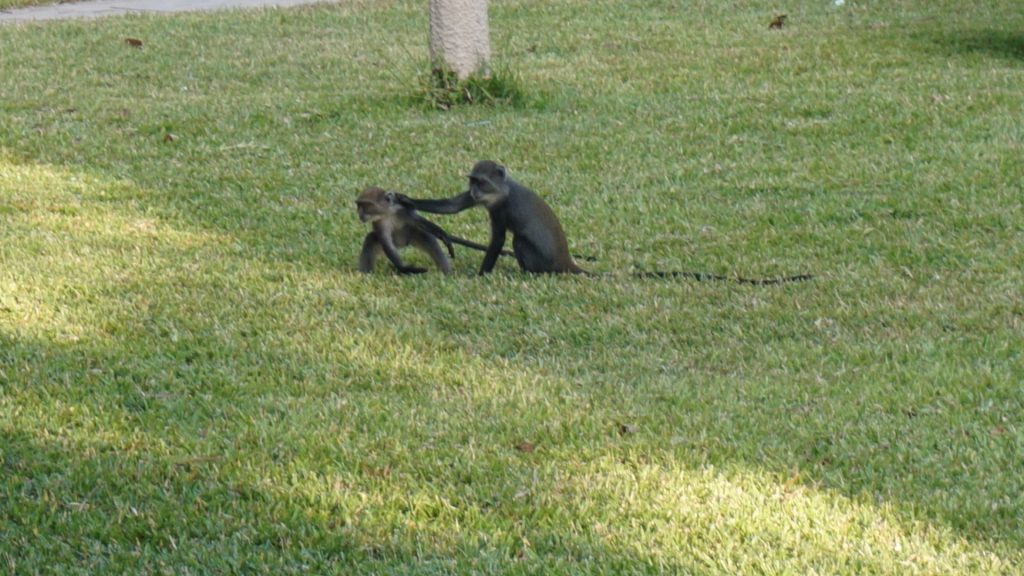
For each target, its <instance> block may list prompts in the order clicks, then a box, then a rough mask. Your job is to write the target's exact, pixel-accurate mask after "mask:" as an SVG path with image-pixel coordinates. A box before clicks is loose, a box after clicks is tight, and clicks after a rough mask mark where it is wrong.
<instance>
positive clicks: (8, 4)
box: [0, 0, 56, 10]
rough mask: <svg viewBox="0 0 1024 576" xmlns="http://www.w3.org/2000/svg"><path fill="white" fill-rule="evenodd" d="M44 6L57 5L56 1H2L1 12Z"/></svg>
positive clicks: (0, 4)
mask: <svg viewBox="0 0 1024 576" xmlns="http://www.w3.org/2000/svg"><path fill="white" fill-rule="evenodd" d="M44 4H56V2H54V0H0V10H10V9H12V8H24V7H26V6H42V5H44Z"/></svg>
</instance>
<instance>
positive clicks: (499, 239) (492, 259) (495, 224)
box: [480, 217, 508, 276]
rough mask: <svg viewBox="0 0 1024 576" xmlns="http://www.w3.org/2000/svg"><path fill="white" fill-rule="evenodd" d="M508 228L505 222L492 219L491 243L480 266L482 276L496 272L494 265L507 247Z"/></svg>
mask: <svg viewBox="0 0 1024 576" xmlns="http://www.w3.org/2000/svg"><path fill="white" fill-rule="evenodd" d="M507 230H508V229H507V227H506V226H505V224H504V222H499V221H497V220H496V219H495V218H493V217H492V218H491V243H490V245H488V246H487V253H486V254H484V261H483V263H482V264H480V276H483V275H484V274H487V273H489V272H490V271H491V270H494V264H495V263H497V261H498V256H500V255H501V249H502V248H504V247H505V233H506V232H507Z"/></svg>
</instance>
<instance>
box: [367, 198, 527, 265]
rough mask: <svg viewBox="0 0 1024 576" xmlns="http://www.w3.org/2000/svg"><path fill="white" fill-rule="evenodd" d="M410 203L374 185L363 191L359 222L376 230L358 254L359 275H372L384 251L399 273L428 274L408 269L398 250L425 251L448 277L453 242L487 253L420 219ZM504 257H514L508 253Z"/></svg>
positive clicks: (483, 247) (452, 254)
mask: <svg viewBox="0 0 1024 576" xmlns="http://www.w3.org/2000/svg"><path fill="white" fill-rule="evenodd" d="M407 204H408V197H407V196H405V195H404V194H399V193H398V192H391V191H386V190H383V189H382V188H378V187H375V186H371V187H369V188H367V189H365V190H363V191H362V193H361V194H359V197H358V198H356V211H357V212H358V213H359V219H360V220H361V221H363V222H370V223H371V224H372V226H373V230H372V231H371V232H370V233H369V234H367V235H366V238H365V239H364V240H363V248H362V251H360V253H359V271H360V272H372V271H373V264H374V262H375V261H376V259H377V256H378V255H379V254H380V252H381V251H382V250H383V252H384V254H385V255H387V257H388V259H389V260H391V263H392V264H394V265H395V268H397V269H398V272H399V274H421V273H423V272H426V269H425V268H420V267H417V266H407V265H405V264H404V263H403V262H402V259H401V257H399V255H398V250H397V249H398V248H404V247H405V246H408V245H409V244H413V245H415V246H416V247H417V248H419V249H420V250H423V251H424V252H426V253H427V254H428V255H429V256H430V257H431V258H432V259H433V260H434V263H435V264H437V267H438V268H439V269H440V270H441V271H442V272H444V273H445V274H448V273H450V272H451V262H450V261H449V260H448V256H451V257H452V258H454V257H455V249H454V247H453V246H452V243H453V242H454V243H455V244H460V245H462V246H466V247H469V248H474V249H476V250H480V251H481V252H483V251H485V250H487V247H486V246H484V245H482V244H477V243H476V242H472V241H469V240H465V239H463V238H459V237H457V236H450V235H449V234H448V233H447V232H445V231H444V229H443V228H441V227H440V226H438V225H437V224H434V223H433V222H431V221H430V220H427V219H426V218H424V217H422V216H420V215H419V214H417V213H416V211H415V210H414V209H411V208H409V206H408V205H407ZM438 239H440V240H441V241H442V242H444V244H445V246H446V247H447V248H448V256H446V255H445V253H444V251H442V250H441V247H440V246H439V245H438V243H437V240H438ZM505 254H506V255H508V256H511V255H512V253H511V252H509V251H507V250H506V251H505Z"/></svg>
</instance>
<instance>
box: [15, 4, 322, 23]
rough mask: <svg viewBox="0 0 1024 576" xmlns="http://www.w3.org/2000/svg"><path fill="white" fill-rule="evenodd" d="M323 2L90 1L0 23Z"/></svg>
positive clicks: (20, 11)
mask: <svg viewBox="0 0 1024 576" xmlns="http://www.w3.org/2000/svg"><path fill="white" fill-rule="evenodd" d="M323 1H324V0H94V1H93V0H90V1H86V2H72V3H68V4H51V5H49V6H31V7H28V8H11V9H7V10H0V24H6V23H13V22H31V21H34V20H63V19H68V18H103V17H104V16H118V15H121V14H144V13H145V14H153V13H157V14H162V13H166V14H170V13H172V12H193V11H197V10H220V9H225V8H260V7H274V6H281V7H284V6H298V5H300V4H315V3H317V2H323Z"/></svg>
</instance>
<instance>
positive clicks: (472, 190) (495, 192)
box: [469, 160, 509, 207]
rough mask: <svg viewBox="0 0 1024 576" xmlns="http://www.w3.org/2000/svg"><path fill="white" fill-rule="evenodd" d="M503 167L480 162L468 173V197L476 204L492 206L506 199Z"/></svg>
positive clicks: (507, 188) (484, 161) (489, 162)
mask: <svg viewBox="0 0 1024 576" xmlns="http://www.w3.org/2000/svg"><path fill="white" fill-rule="evenodd" d="M508 191H509V186H508V179H507V175H506V174H505V167H504V166H502V165H501V164H498V163H497V162H492V161H490V160H481V161H479V162H477V163H476V164H475V165H473V170H472V171H471V172H470V173H469V195H470V197H471V198H472V199H473V202H475V203H476V204H483V205H485V206H487V207H490V206H493V205H495V204H497V203H499V202H501V201H502V200H504V199H505V198H506V197H508Z"/></svg>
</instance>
